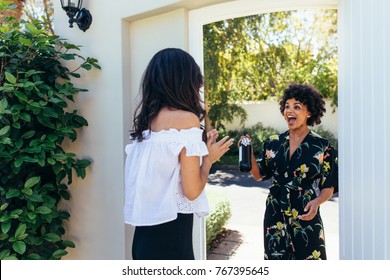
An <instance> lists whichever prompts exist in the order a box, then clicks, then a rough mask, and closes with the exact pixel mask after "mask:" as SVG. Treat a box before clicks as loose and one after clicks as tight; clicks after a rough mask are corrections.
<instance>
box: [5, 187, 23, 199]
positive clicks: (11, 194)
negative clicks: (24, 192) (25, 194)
mask: <svg viewBox="0 0 390 280" xmlns="http://www.w3.org/2000/svg"><path fill="white" fill-rule="evenodd" d="M19 195H20V190H18V189H10V190H9V191H8V192H7V193H6V194H5V198H6V199H10V198H13V197H18V196H19Z"/></svg>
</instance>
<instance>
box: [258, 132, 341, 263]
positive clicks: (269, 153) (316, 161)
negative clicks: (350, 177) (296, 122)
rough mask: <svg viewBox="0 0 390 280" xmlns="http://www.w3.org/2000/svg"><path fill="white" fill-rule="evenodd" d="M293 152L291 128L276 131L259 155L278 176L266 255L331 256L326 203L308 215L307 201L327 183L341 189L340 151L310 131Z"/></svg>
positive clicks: (266, 171)
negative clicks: (325, 223)
mask: <svg viewBox="0 0 390 280" xmlns="http://www.w3.org/2000/svg"><path fill="white" fill-rule="evenodd" d="M289 157H290V145H289V131H286V132H284V133H282V134H280V135H274V136H271V137H270V138H269V139H268V140H267V141H266V142H265V144H264V148H263V151H262V156H261V158H260V159H259V160H257V162H258V165H259V167H260V173H261V174H262V176H263V180H268V179H270V178H273V182H272V186H271V188H270V192H269V195H268V197H267V201H266V210H265V216H264V249H265V255H264V258H265V259H270V260H271V259H273V260H275V259H276V260H288V259H299V260H303V259H322V260H324V259H326V251H325V237H324V228H323V223H322V220H321V216H320V211H319V210H320V209H318V212H317V214H316V216H315V217H314V218H313V219H312V220H310V221H303V220H301V219H300V216H301V215H303V214H305V212H304V208H305V206H306V204H307V203H308V202H309V201H311V200H313V199H315V198H316V197H317V195H318V194H319V192H320V191H321V190H322V189H324V188H331V187H333V188H334V193H336V192H337V191H338V165H337V152H336V151H335V149H334V148H333V147H332V146H331V145H330V143H329V141H328V140H326V139H324V138H322V137H321V136H319V135H317V134H316V133H314V132H312V131H310V132H309V134H308V135H307V136H306V137H305V139H303V141H302V143H301V144H300V146H299V147H298V148H297V149H296V151H295V152H294V153H293V155H292V156H291V159H290V158H289Z"/></svg>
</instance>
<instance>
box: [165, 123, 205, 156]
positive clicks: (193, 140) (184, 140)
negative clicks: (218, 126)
mask: <svg viewBox="0 0 390 280" xmlns="http://www.w3.org/2000/svg"><path fill="white" fill-rule="evenodd" d="M202 133H203V131H202V130H201V129H199V128H191V129H185V130H180V131H179V133H177V135H175V139H172V140H173V142H172V144H171V147H172V149H173V150H174V152H175V153H180V151H181V150H182V149H183V148H186V156H205V155H207V154H208V153H209V152H208V150H207V146H206V143H205V142H203V140H202Z"/></svg>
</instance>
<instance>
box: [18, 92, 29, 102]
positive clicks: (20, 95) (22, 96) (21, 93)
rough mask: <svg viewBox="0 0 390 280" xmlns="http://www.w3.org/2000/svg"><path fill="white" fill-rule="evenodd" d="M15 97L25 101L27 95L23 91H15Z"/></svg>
mask: <svg viewBox="0 0 390 280" xmlns="http://www.w3.org/2000/svg"><path fill="white" fill-rule="evenodd" d="M15 95H16V97H17V98H18V99H19V101H24V102H27V100H28V97H27V95H25V94H24V93H23V92H20V91H17V92H15Z"/></svg>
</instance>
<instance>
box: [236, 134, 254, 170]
mask: <svg viewBox="0 0 390 280" xmlns="http://www.w3.org/2000/svg"><path fill="white" fill-rule="evenodd" d="M246 134H247V133H246V132H244V135H246ZM239 167H240V171H241V172H249V171H251V170H252V144H251V140H250V139H249V138H244V139H242V141H241V142H240V148H239Z"/></svg>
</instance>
